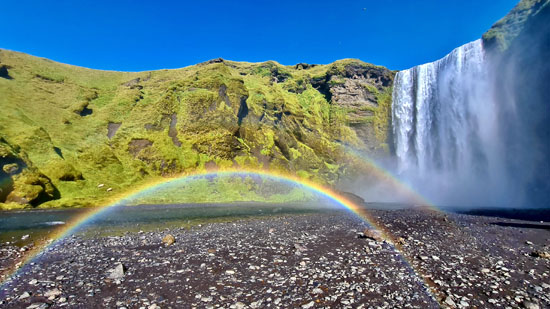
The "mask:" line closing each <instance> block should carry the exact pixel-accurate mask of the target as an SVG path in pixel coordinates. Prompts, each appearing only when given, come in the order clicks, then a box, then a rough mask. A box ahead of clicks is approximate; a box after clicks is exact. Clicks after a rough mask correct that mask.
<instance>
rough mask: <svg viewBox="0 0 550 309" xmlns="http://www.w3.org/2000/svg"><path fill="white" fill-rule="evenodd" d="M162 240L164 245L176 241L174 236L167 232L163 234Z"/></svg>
mask: <svg viewBox="0 0 550 309" xmlns="http://www.w3.org/2000/svg"><path fill="white" fill-rule="evenodd" d="M162 242H163V243H164V245H166V246H170V245H172V244H173V243H175V242H176V238H175V237H174V236H173V235H172V234H168V235H166V236H164V238H162Z"/></svg>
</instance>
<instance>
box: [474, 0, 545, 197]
mask: <svg viewBox="0 0 550 309" xmlns="http://www.w3.org/2000/svg"><path fill="white" fill-rule="evenodd" d="M518 8H519V9H522V10H521V12H523V15H521V14H519V13H517V12H516V11H517V10H518ZM514 12H515V13H514ZM505 20H510V22H509V23H510V24H511V25H512V26H513V27H512V26H509V27H504V26H502V25H500V22H499V23H497V24H496V25H495V26H493V28H492V29H491V30H493V31H495V29H497V30H500V31H501V32H500V34H501V36H500V37H501V38H506V39H507V41H504V43H502V42H501V43H499V44H500V45H498V47H499V48H495V45H494V44H496V43H495V42H493V41H491V40H486V41H485V42H484V44H485V45H486V46H487V48H488V49H489V52H490V54H489V55H490V56H491V61H492V62H493V63H494V75H495V78H496V85H498V89H497V90H496V95H497V97H498V99H499V101H500V102H501V104H503V105H505V106H509V107H510V108H509V110H508V111H505V112H504V113H503V114H502V115H500V116H501V117H502V119H503V120H502V121H506V122H509V123H511V124H512V125H511V126H510V127H509V131H508V132H505V134H506V135H508V136H510V140H509V148H510V151H509V158H508V159H509V161H510V162H512V164H513V169H514V171H516V172H517V173H516V175H518V177H526V179H528V181H529V184H528V189H527V192H526V194H525V198H526V199H527V203H528V204H529V205H530V206H535V207H539V206H546V205H548V203H549V202H550V194H549V192H550V180H549V179H548V175H550V162H549V161H548V154H549V153H550V126H549V125H548V124H549V123H550V96H549V94H548V81H549V80H550V63H549V62H548V59H550V1H534V2H532V3H531V2H530V1H522V2H521V3H520V4H518V6H517V7H516V8H515V9H514V10H512V12H511V13H510V14H509V16H507V17H506V18H505ZM490 33H491V31H489V32H488V34H490ZM486 37H487V35H485V36H484V39H485V38H486ZM503 48H504V50H503ZM503 89H504V90H506V91H502V90H503ZM519 175H523V176H519Z"/></svg>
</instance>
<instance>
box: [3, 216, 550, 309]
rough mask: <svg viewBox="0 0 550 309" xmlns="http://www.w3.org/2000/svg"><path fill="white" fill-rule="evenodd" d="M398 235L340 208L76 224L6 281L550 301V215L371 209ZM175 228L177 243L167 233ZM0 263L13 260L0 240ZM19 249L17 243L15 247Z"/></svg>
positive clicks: (153, 300)
mask: <svg viewBox="0 0 550 309" xmlns="http://www.w3.org/2000/svg"><path fill="white" fill-rule="evenodd" d="M372 214H373V217H374V218H375V219H376V220H378V223H379V224H380V225H381V226H383V227H384V228H385V229H386V230H387V231H390V232H391V233H392V234H393V236H394V239H399V241H398V242H399V243H400V245H399V247H400V248H401V250H403V252H399V251H398V250H397V249H396V248H395V247H394V246H392V245H391V244H390V243H388V242H385V241H376V240H373V239H370V238H368V237H358V235H359V234H361V233H363V232H364V231H365V229H366V228H367V227H368V226H367V224H366V223H364V222H362V221H361V220H359V219H357V218H355V217H352V216H350V215H349V214H343V213H339V212H337V213H328V214H327V213H324V214H310V215H297V216H286V217H272V218H268V219H265V218H264V219H251V220H243V221H237V222H230V223H213V224H208V225H204V226H201V227H195V228H193V229H192V230H185V229H172V230H166V231H160V232H154V233H153V232H147V233H128V234H126V235H124V236H117V237H114V236H113V237H99V236H96V237H89V236H86V237H84V236H82V235H77V236H73V237H70V238H68V239H66V240H65V241H63V242H61V243H59V244H57V245H55V246H53V247H52V248H50V249H49V250H47V251H46V252H45V253H44V254H43V255H41V256H40V257H39V258H38V259H36V260H35V261H34V262H33V263H34V264H32V265H28V266H27V267H25V268H24V269H23V271H22V272H20V273H18V275H17V276H15V277H14V278H13V280H12V281H9V282H8V283H7V284H6V285H4V286H3V287H2V290H0V307H5V308H48V307H49V308H57V307H67V308H103V307H107V308H159V307H160V308H192V307H196V308H278V307H293V308H314V307H315V308H319V307H325V308H334V307H337V308H370V307H374V308H439V307H451V308H455V307H456V308H469V307H472V308H491V307H500V308H507V307H508V308H517V307H524V308H546V307H549V306H550V299H549V296H548V295H550V260H549V259H546V258H541V257H535V256H532V254H531V253H532V252H533V251H548V245H549V238H550V225H548V224H543V223H540V224H539V223H537V224H533V223H530V224H524V223H523V222H521V221H514V220H509V219H500V218H489V217H477V216H468V215H456V214H443V213H439V212H433V211H427V210H398V211H381V210H373V211H372ZM168 234H171V235H173V236H174V237H175V242H174V243H173V244H172V245H170V246H165V245H164V244H163V243H162V239H163V237H165V236H166V235H168ZM1 249H2V251H1V252H2V253H1V254H2V255H0V263H2V264H0V267H2V266H4V267H5V266H6V263H10V262H13V259H10V258H9V256H10V252H11V251H10V250H15V249H13V248H12V247H11V246H6V245H4V246H2V247H1ZM17 250H19V249H18V248H17Z"/></svg>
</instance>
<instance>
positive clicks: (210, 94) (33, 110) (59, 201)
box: [0, 50, 394, 207]
mask: <svg viewBox="0 0 550 309" xmlns="http://www.w3.org/2000/svg"><path fill="white" fill-rule="evenodd" d="M0 66H1V67H2V68H3V69H2V71H0V94H1V95H0V107H1V109H2V113H0V136H1V137H3V140H2V144H1V145H2V147H4V148H5V149H9V150H5V151H4V150H3V151H4V152H5V153H6V155H5V156H4V157H5V158H8V159H3V161H1V162H0V163H1V164H0V165H2V166H1V167H2V169H3V170H4V172H2V174H1V175H0V176H1V177H2V179H3V180H4V185H3V187H2V190H3V191H2V192H3V193H1V194H0V203H4V207H7V206H6V203H11V204H10V205H12V206H13V205H15V204H13V203H18V204H21V205H32V206H36V205H42V206H44V207H55V206H87V205H94V204H98V203H100V202H101V201H102V200H104V199H107V198H109V196H110V195H111V194H114V193H115V192H122V191H126V190H130V189H131V188H133V187H135V186H136V185H140V184H143V183H145V182H147V181H149V180H151V179H153V178H157V177H169V176H174V175H177V174H181V173H190V172H193V171H197V170H199V171H203V170H210V169H212V170H214V169H223V168H253V169H269V170H274V171H279V172H289V173H292V174H296V175H298V176H300V177H304V178H309V179H311V180H314V181H317V182H320V183H325V184H335V183H337V182H338V180H339V179H341V178H342V177H351V176H353V174H357V173H368V172H369V171H368V170H364V169H361V167H360V166H359V165H358V164H357V163H358V162H356V161H354V160H356V159H354V158H353V157H350V156H349V154H348V153H347V152H346V150H345V147H347V146H350V147H353V148H355V149H359V150H362V151H365V152H367V153H369V154H370V155H385V154H387V153H388V152H389V151H390V149H389V147H388V144H389V143H388V140H389V139H390V138H391V137H390V136H389V132H390V131H391V130H389V128H390V120H391V114H390V104H391V97H390V96H391V86H392V82H393V76H394V73H393V72H391V71H389V70H387V69H385V68H383V67H377V66H373V65H370V64H366V63H364V62H361V61H358V60H341V61H337V62H335V63H333V64H329V65H307V64H298V65H296V66H282V65H280V64H278V63H276V62H265V63H256V64H253V63H237V62H231V61H224V60H222V59H215V60H211V61H208V62H206V63H201V64H198V65H195V66H191V67H187V68H183V69H178V70H161V71H151V72H139V73H123V72H107V71H96V70H90V69H85V68H79V67H74V66H69V65H64V64H60V63H55V62H52V61H50V60H47V59H42V58H36V57H32V56H29V55H25V54H22V53H17V52H11V51H6V50H0ZM4 148H2V149H4ZM14 149H17V151H15V150H14ZM4 152H3V153H4ZM14 163H16V164H17V168H16V167H14V166H12V165H11V164H14ZM12 169H17V173H15V172H12ZM6 170H7V172H6ZM20 178H21V179H20ZM23 178H24V179H23ZM31 178H32V179H31ZM39 187H40V188H42V189H41V190H42V191H40V190H39ZM236 187H238V186H236ZM108 188H111V189H112V190H109V191H107V189H108ZM212 190H214V189H212ZM38 191H40V192H38ZM278 200H281V199H280V198H279V199H278Z"/></svg>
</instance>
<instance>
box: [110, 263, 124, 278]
mask: <svg viewBox="0 0 550 309" xmlns="http://www.w3.org/2000/svg"><path fill="white" fill-rule="evenodd" d="M123 277H124V266H123V265H122V264H120V263H119V264H118V265H117V266H115V267H114V268H112V269H109V279H113V280H116V279H122V278H123Z"/></svg>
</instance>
